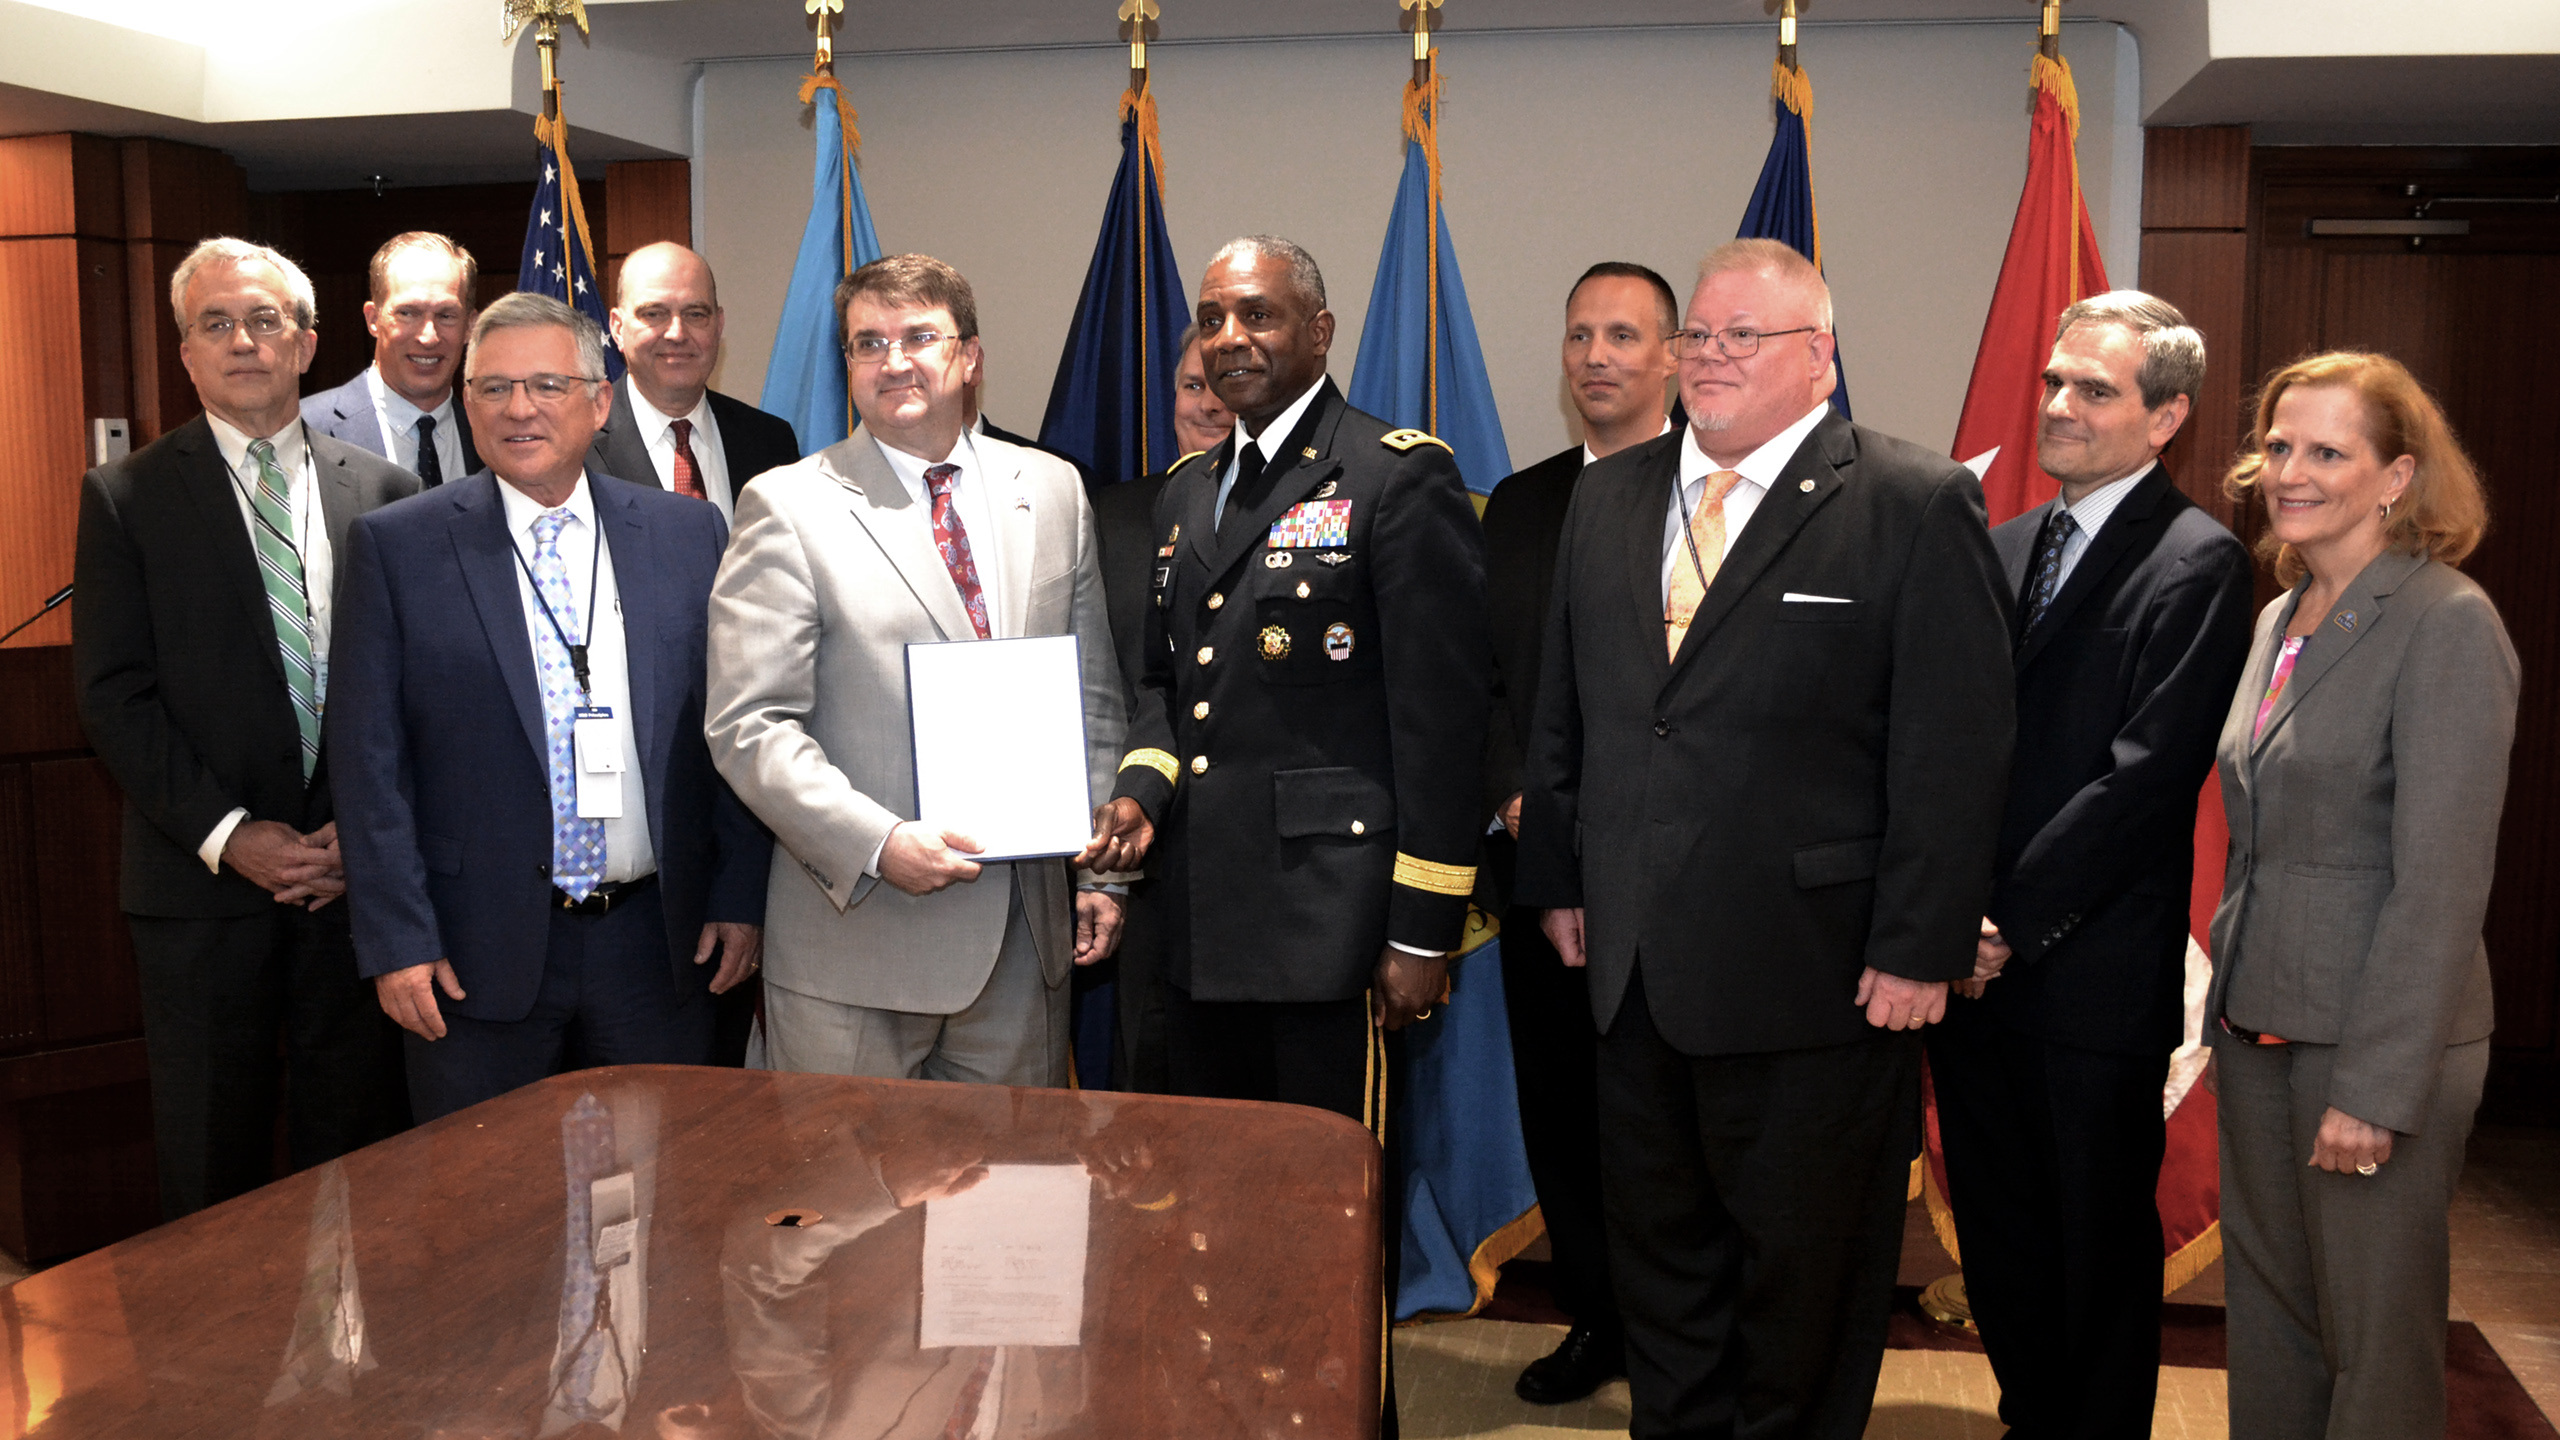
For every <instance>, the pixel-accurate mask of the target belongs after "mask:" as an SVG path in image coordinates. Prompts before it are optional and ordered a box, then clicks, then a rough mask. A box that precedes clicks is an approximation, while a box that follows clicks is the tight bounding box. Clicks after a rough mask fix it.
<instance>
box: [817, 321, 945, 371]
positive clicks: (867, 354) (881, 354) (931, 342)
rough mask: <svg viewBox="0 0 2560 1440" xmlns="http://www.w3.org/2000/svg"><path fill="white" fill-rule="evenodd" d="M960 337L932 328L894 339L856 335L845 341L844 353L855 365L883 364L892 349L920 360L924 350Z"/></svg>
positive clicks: (881, 336)
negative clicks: (851, 358)
mask: <svg viewBox="0 0 2560 1440" xmlns="http://www.w3.org/2000/svg"><path fill="white" fill-rule="evenodd" d="M960 338H961V337H959V336H957V335H944V334H941V333H939V332H937V331H933V330H915V331H910V332H908V333H907V334H905V335H901V336H898V337H896V338H894V339H893V338H891V337H889V336H885V335H856V336H855V337H853V338H852V339H851V340H848V341H846V342H845V347H844V353H845V354H847V355H849V356H851V357H853V363H854V364H856V365H880V364H885V363H887V361H888V359H889V355H890V353H891V352H892V351H894V352H896V353H898V354H900V355H904V356H906V357H907V358H908V359H910V360H920V359H922V358H924V353H925V352H926V351H928V350H930V349H932V348H933V347H934V346H936V345H939V344H941V343H942V342H943V341H945V340H957V339H960Z"/></svg>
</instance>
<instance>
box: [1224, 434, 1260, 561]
mask: <svg viewBox="0 0 2560 1440" xmlns="http://www.w3.org/2000/svg"><path fill="white" fill-rule="evenodd" d="M1263 463H1264V461H1263V456H1262V447H1261V446H1260V445H1258V444H1256V443H1254V442H1253V441H1250V440H1248V441H1246V442H1244V449H1243V451H1242V453H1240V454H1238V455H1237V456H1236V483H1234V484H1233V485H1230V486H1228V487H1227V499H1226V504H1225V507H1224V508H1222V509H1221V510H1219V511H1218V538H1219V539H1221V540H1224V539H1226V538H1227V521H1228V520H1230V519H1232V518H1234V517H1235V516H1236V515H1238V514H1240V513H1241V512H1243V511H1244V510H1245V509H1247V508H1248V507H1249V505H1250V503H1251V502H1250V500H1249V499H1248V498H1247V497H1248V496H1250V495H1251V493H1252V492H1253V490H1254V489H1256V488H1257V487H1258V486H1259V484H1260V483H1261V480H1262V467H1263Z"/></svg>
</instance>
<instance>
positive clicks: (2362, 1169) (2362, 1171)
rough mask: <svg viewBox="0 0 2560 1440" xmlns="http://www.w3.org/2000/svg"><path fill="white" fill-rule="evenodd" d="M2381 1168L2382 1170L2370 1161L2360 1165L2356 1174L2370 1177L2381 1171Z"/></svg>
mask: <svg viewBox="0 0 2560 1440" xmlns="http://www.w3.org/2000/svg"><path fill="white" fill-rule="evenodd" d="M2381 1168H2382V1167H2381V1166H2379V1165H2376V1164H2374V1163H2373V1162H2372V1161H2370V1160H2367V1161H2366V1162H2364V1163H2363V1164H2361V1165H2359V1166H2357V1167H2356V1173H2357V1174H2359V1175H2370V1174H2372V1173H2373V1172H2374V1171H2376V1170H2379V1169H2381Z"/></svg>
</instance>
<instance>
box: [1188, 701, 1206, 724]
mask: <svg viewBox="0 0 2560 1440" xmlns="http://www.w3.org/2000/svg"><path fill="white" fill-rule="evenodd" d="M1191 718H1192V719H1194V720H1206V719H1208V718H1209V702H1208V701H1206V700H1203V701H1201V702H1200V703H1199V704H1197V705H1194V706H1192V707H1191Z"/></svg>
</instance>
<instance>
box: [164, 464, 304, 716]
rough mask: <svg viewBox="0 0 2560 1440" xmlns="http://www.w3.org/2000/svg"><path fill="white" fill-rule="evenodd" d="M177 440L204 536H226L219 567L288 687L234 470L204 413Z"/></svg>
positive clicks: (218, 550) (217, 549)
mask: <svg viewBox="0 0 2560 1440" xmlns="http://www.w3.org/2000/svg"><path fill="white" fill-rule="evenodd" d="M176 439H177V443H178V451H179V453H180V454H181V455H183V456H184V457H185V458H184V460H182V461H181V462H180V464H179V466H178V475H179V479H180V480H181V482H182V483H183V484H184V485H185V486H186V491H187V495H188V497H189V498H190V499H192V500H193V501H194V502H195V507H196V515H197V519H198V521H199V523H201V524H202V525H203V526H204V527H205V528H204V533H205V534H207V535H212V536H219V537H221V538H220V539H218V540H216V541H215V542H214V546H213V551H214V555H215V556H216V559H215V562H214V565H215V568H216V569H217V570H218V571H219V572H220V573H221V575H222V583H223V585H224V587H225V588H227V589H229V590H230V591H231V598H232V602H233V603H234V604H236V605H238V606H239V607H240V610H241V613H242V615H243V616H245V617H246V618H247V620H248V622H249V623H250V624H251V625H253V626H255V627H256V629H257V633H258V634H260V635H262V636H264V637H266V640H267V643H266V644H264V645H261V646H259V647H258V653H259V654H261V655H264V656H266V657H267V669H268V670H269V671H270V672H271V673H273V674H274V676H275V677H276V681H277V683H279V684H283V683H284V657H283V655H281V654H280V653H278V651H277V650H276V646H275V624H276V622H275V618H274V617H273V616H272V615H270V614H269V613H268V611H267V587H266V583H265V582H264V581H262V580H260V579H259V578H258V550H257V542H256V541H255V540H252V539H251V538H250V536H249V527H248V522H247V521H246V520H245V519H244V518H242V516H241V514H240V496H239V492H238V491H237V490H235V489H234V488H232V483H231V467H230V466H229V465H227V464H225V463H224V462H223V459H222V447H221V446H220V445H218V444H216V443H215V442H214V438H213V425H212V424H211V422H209V421H207V420H206V419H205V418H204V417H203V416H201V415H199V416H197V417H196V418H195V419H194V420H192V421H190V422H188V424H187V425H185V426H183V427H181V428H180V429H179V430H178V431H177V432H176Z"/></svg>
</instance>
